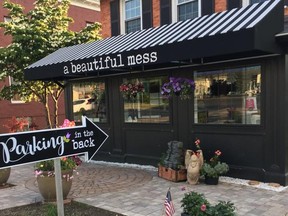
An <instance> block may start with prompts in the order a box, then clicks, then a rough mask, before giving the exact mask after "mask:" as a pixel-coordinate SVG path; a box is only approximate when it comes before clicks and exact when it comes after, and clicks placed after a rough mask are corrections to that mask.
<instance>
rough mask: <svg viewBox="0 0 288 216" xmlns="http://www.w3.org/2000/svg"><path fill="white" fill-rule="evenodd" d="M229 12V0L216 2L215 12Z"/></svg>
mask: <svg viewBox="0 0 288 216" xmlns="http://www.w3.org/2000/svg"><path fill="white" fill-rule="evenodd" d="M225 10H227V0H215V12H221V11H225Z"/></svg>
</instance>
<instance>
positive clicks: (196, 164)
mask: <svg viewBox="0 0 288 216" xmlns="http://www.w3.org/2000/svg"><path fill="white" fill-rule="evenodd" d="M199 177H200V160H199V157H198V156H197V155H196V154H192V155H191V158H190V162H189V165H188V168H187V181H188V183H189V184H193V185H194V184H197V183H198V180H199Z"/></svg>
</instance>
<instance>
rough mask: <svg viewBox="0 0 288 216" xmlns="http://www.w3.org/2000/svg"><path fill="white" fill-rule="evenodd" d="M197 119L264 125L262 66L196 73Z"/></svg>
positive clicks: (208, 121) (203, 122)
mask: <svg viewBox="0 0 288 216" xmlns="http://www.w3.org/2000/svg"><path fill="white" fill-rule="evenodd" d="M194 76H195V77H194V79H195V84H196V88H195V95H194V122H195V123H201V124H252V125H259V124H261V67H260V66H253V67H242V68H233V69H224V70H214V71H199V72H195V73H194Z"/></svg>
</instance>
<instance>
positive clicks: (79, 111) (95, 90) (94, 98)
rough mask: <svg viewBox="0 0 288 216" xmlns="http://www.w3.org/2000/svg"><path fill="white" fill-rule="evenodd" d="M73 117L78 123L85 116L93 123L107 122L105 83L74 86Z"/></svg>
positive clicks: (86, 83)
mask: <svg viewBox="0 0 288 216" xmlns="http://www.w3.org/2000/svg"><path fill="white" fill-rule="evenodd" d="M72 88H73V116H74V120H75V121H76V122H80V121H81V116H82V115H85V116H87V117H88V118H89V119H90V120H92V121H93V122H107V109H106V106H107V104H106V93H105V83H104V82H81V83H74V84H73V87H72Z"/></svg>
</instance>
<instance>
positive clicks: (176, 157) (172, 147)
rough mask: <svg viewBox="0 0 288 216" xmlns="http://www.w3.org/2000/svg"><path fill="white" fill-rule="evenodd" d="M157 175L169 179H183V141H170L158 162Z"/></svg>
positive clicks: (184, 170)
mask: <svg viewBox="0 0 288 216" xmlns="http://www.w3.org/2000/svg"><path fill="white" fill-rule="evenodd" d="M158 176H159V177H161V178H164V179H166V180H169V181H174V182H178V181H185V180H186V179H187V171H186V169H185V166H184V152H183V142H179V141H176V140H174V141H170V142H168V149H167V151H166V153H165V154H162V157H161V159H160V162H159V164H158Z"/></svg>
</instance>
